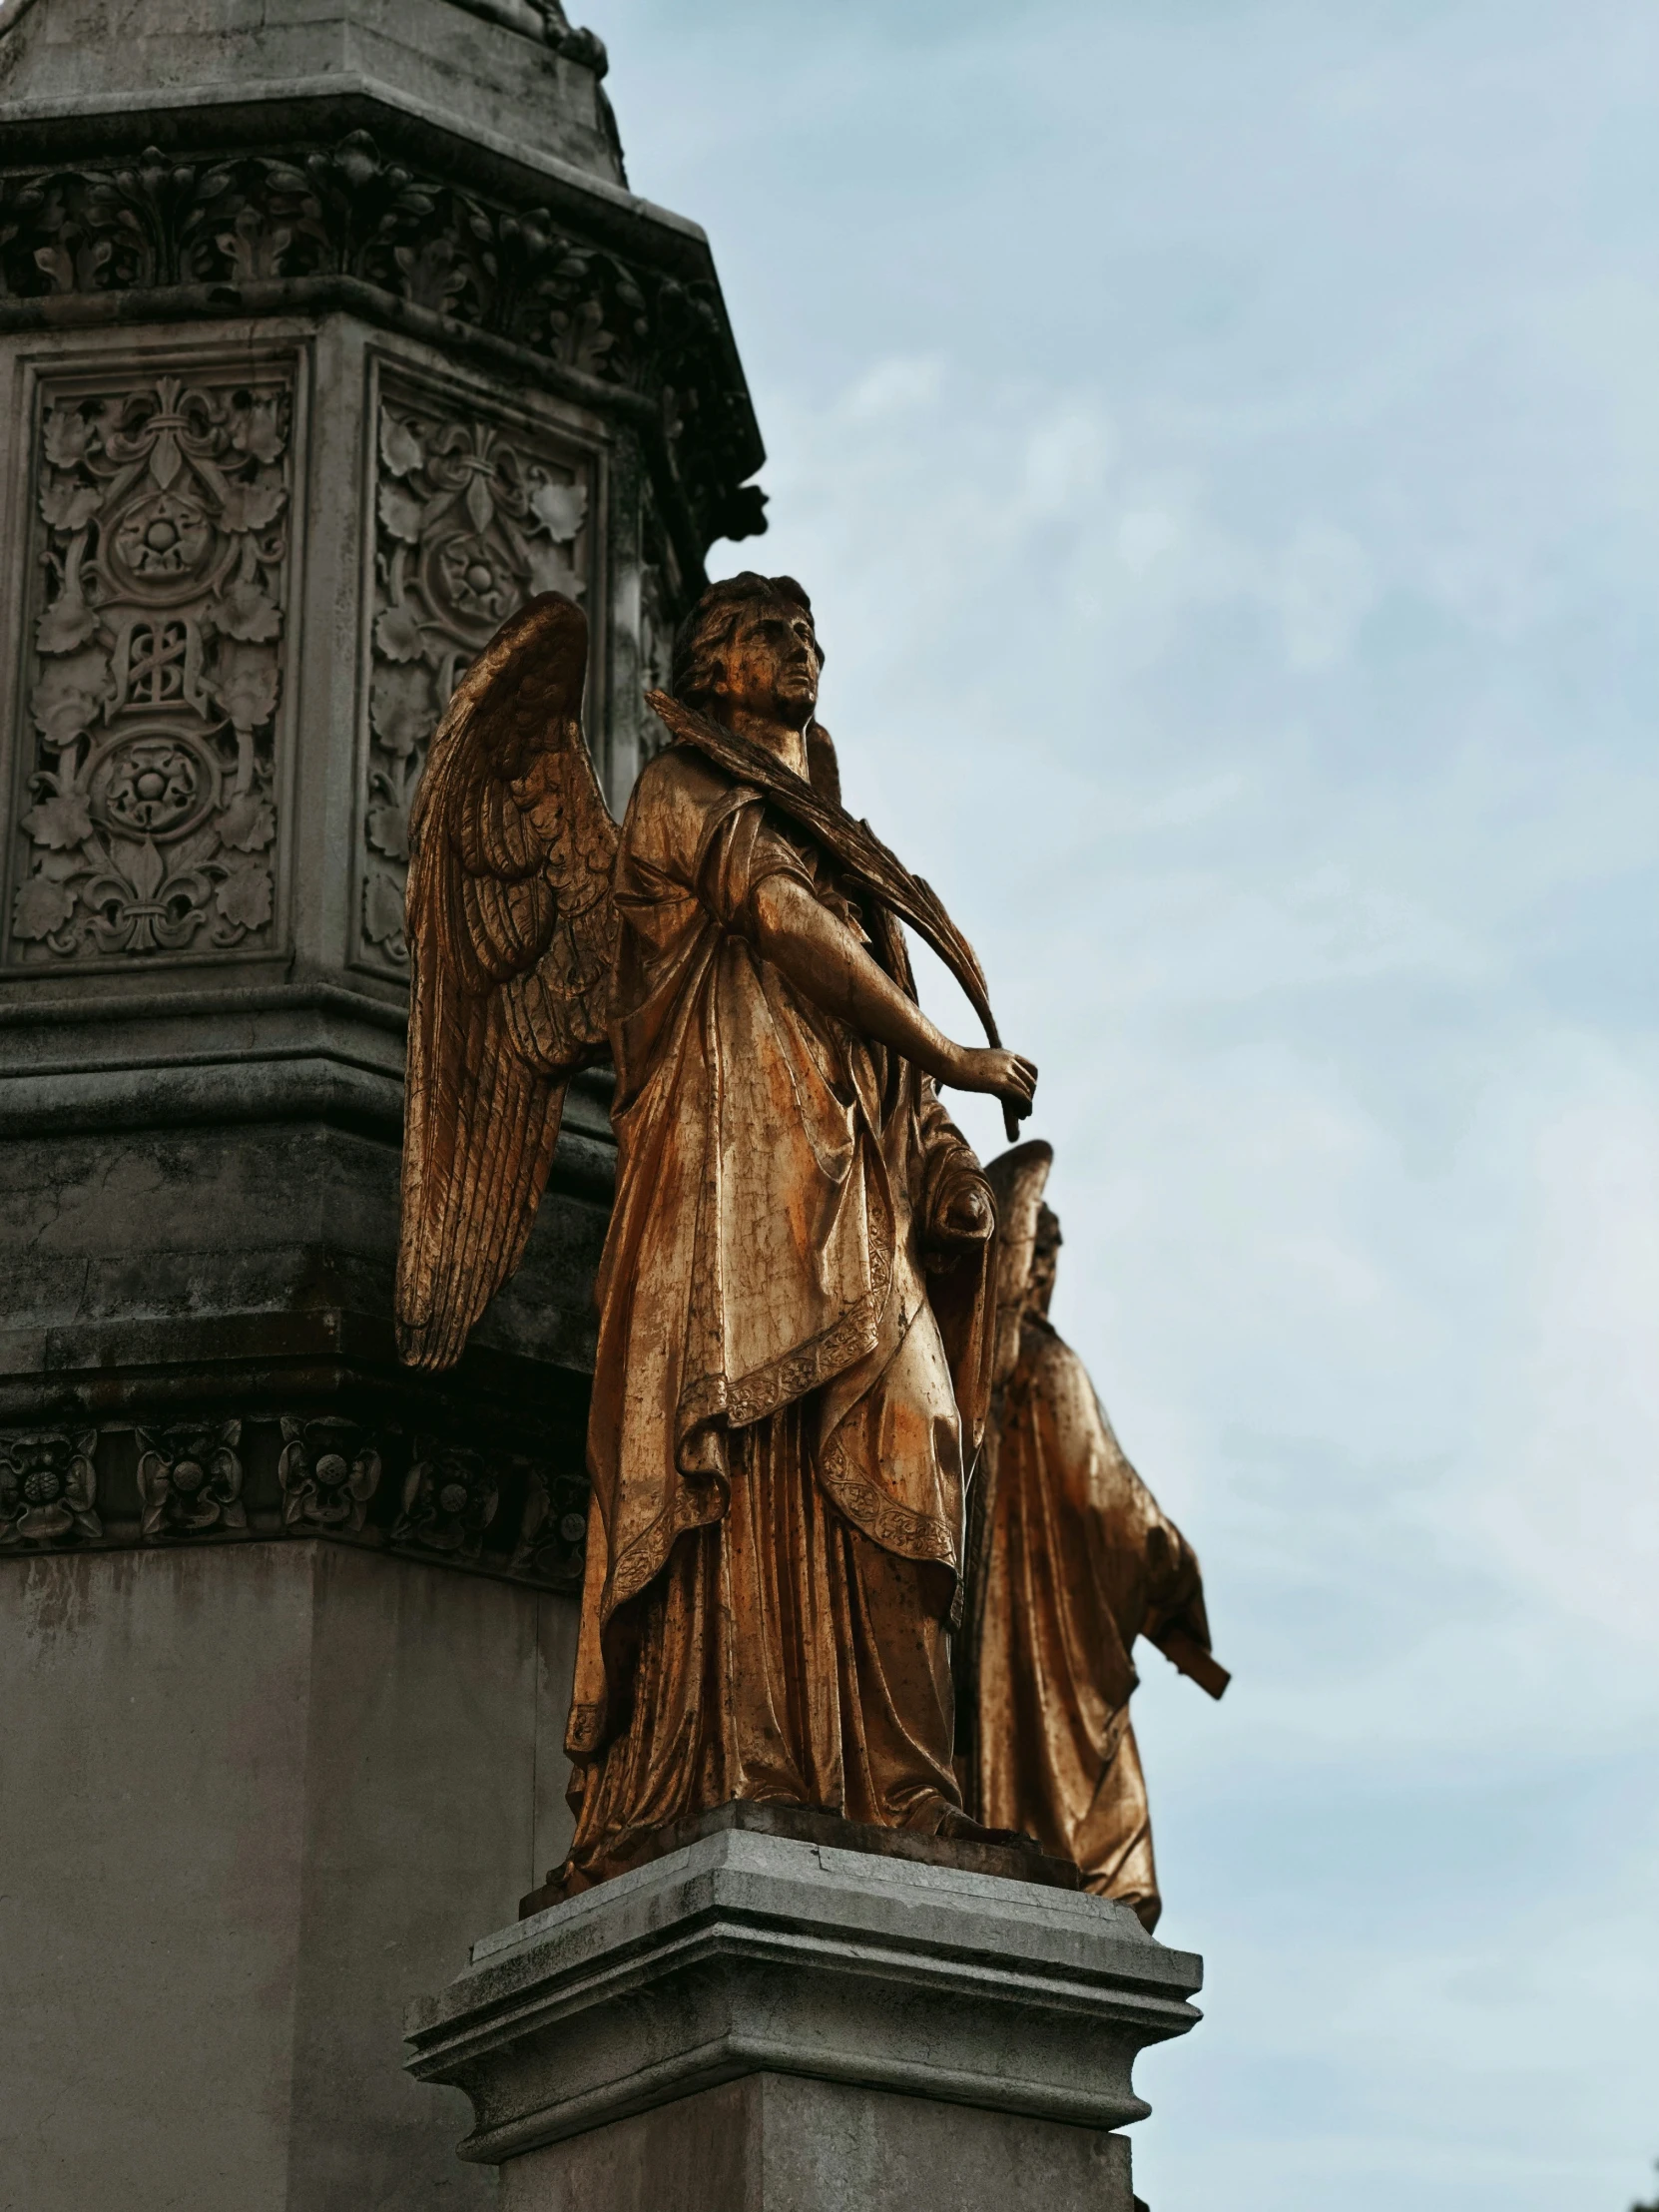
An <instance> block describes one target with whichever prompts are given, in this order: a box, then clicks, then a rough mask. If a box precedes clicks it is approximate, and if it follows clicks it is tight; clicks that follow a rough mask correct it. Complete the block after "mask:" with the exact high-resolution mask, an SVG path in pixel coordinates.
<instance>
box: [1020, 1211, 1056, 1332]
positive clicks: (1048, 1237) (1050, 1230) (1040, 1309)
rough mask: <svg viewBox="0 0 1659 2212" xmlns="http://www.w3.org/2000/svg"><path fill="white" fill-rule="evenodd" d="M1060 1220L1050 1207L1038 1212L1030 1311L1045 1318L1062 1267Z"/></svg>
mask: <svg viewBox="0 0 1659 2212" xmlns="http://www.w3.org/2000/svg"><path fill="white" fill-rule="evenodd" d="M1062 1241H1063V1240H1062V1239H1061V1236H1060V1217H1059V1215H1058V1214H1057V1213H1055V1212H1054V1210H1053V1208H1052V1207H1050V1206H1040V1207H1039V1208H1038V1209H1037V1242H1036V1245H1035V1247H1034V1249H1033V1251H1032V1254H1031V1283H1030V1289H1029V1290H1028V1291H1027V1293H1026V1299H1027V1310H1028V1311H1029V1312H1031V1313H1033V1314H1043V1315H1046V1314H1047V1312H1048V1307H1049V1301H1050V1300H1051V1299H1052V1298H1053V1296H1054V1276H1055V1272H1056V1270H1057V1269H1058V1267H1059V1264H1060V1245H1061V1243H1062Z"/></svg>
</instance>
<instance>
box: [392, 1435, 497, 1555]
mask: <svg viewBox="0 0 1659 2212" xmlns="http://www.w3.org/2000/svg"><path fill="white" fill-rule="evenodd" d="M499 1502H500V1485H499V1483H498V1482H497V1481H496V1478H495V1475H494V1473H493V1472H492V1471H491V1469H490V1468H489V1467H488V1466H486V1464H485V1463H484V1461H483V1459H482V1458H480V1456H479V1455H478V1453H477V1452H476V1451H466V1450H463V1449H461V1448H460V1447H459V1446H455V1445H448V1444H436V1443H433V1442H432V1441H431V1439H430V1438H421V1439H420V1440H419V1441H418V1442H417V1444H416V1447H415V1458H414V1464H413V1465H412V1466H411V1467H410V1469H409V1472H408V1475H407V1478H406V1479H405V1481H404V1484H403V1510H402V1512H401V1513H399V1514H398V1516H397V1519H396V1521H395V1523H394V1524H393V1527H392V1532H391V1540H392V1542H393V1543H394V1544H407V1545H410V1546H411V1547H413V1548H414V1549H417V1550H420V1551H436V1552H441V1553H442V1554H444V1556H445V1557H447V1558H451V1559H458V1560H461V1561H464V1562H467V1563H470V1562H472V1561H473V1560H475V1559H476V1558H477V1557H478V1554H479V1551H480V1550H481V1549H482V1547H483V1541H484V1530H485V1529H486V1528H488V1526H489V1525H490V1522H491V1521H493V1520H494V1518H495V1509H496V1506H497V1504H498V1503H499Z"/></svg>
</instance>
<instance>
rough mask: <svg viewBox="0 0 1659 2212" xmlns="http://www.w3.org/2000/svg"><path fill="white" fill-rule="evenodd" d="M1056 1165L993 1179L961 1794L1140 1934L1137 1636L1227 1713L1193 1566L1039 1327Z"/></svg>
mask: <svg viewBox="0 0 1659 2212" xmlns="http://www.w3.org/2000/svg"><path fill="white" fill-rule="evenodd" d="M1053 1159H1054V1154H1053V1150H1052V1148H1051V1147H1050V1146H1048V1145H1046V1144H1043V1143H1042V1142H1040V1141H1034V1142H1031V1143H1028V1144H1022V1145H1016V1146H1015V1147H1014V1148H1013V1150H1012V1151H1009V1152H1004V1153H1002V1154H1000V1155H999V1157H998V1158H996V1159H995V1160H992V1161H991V1162H990V1163H989V1164H988V1165H987V1167H986V1169H985V1175H986V1179H987V1180H988V1182H989V1183H990V1186H991V1190H992V1193H993V1195H994V1198H995V1201H996V1209H997V1217H998V1222H999V1225H1000V1228H999V1235H998V1240H997V1259H996V1269H997V1289H996V1304H997V1320H996V1332H995V1334H996V1343H995V1349H994V1351H993V1353H992V1362H991V1406H990V1413H989V1419H988V1423H987V1434H986V1438H985V1448H984V1452H983V1454H982V1456H981V1460H980V1465H979V1468H978V1471H977V1473H976V1476H975V1480H974V1491H973V1503H972V1533H971V1540H970V1545H969V1554H970V1559H969V1568H968V1590H967V1604H966V1621H965V1625H964V1632H963V1635H962V1638H961V1641H960V1647H959V1649H958V1652H957V1667H958V1677H959V1680H960V1681H961V1684H962V1692H963V1703H964V1708H965V1710H964V1715H963V1719H964V1727H963V1737H964V1739H965V1740H966V1741H967V1744H968V1748H967V1750H966V1753H965V1755H964V1758H963V1767H964V1769H965V1782H966V1796H967V1801H968V1804H969V1806H970V1807H971V1808H972V1810H973V1811H974V1812H975V1813H976V1814H977V1816H978V1818H979V1819H980V1820H981V1821H985V1822H988V1823H991V1824H993V1825H994V1826H996V1827H998V1828H1012V1829H1018V1830H1022V1831H1024V1832H1025V1833H1026V1834H1028V1835H1030V1836H1033V1837H1035V1838H1036V1839H1037V1841H1038V1842H1039V1843H1041V1844H1042V1846H1043V1847H1044V1849H1045V1850H1047V1851H1050V1852H1053V1853H1055V1854H1056V1855H1057V1856H1059V1857H1060V1858H1064V1859H1071V1860H1074V1861H1075V1862H1076V1864H1077V1867H1078V1869H1079V1871H1080V1872H1081V1874H1082V1876H1083V1884H1084V1887H1085V1888H1086V1889H1088V1890H1091V1891H1093V1892H1094V1893H1095V1894H1096V1895H1097V1896H1099V1897H1109V1898H1117V1899H1119V1900H1120V1901H1121V1902H1122V1903H1123V1904H1125V1905H1128V1906H1130V1907H1131V1908H1132V1909H1133V1911H1134V1912H1135V1913H1136V1914H1137V1915H1138V1916H1139V1918H1140V1920H1141V1922H1142V1923H1143V1925H1144V1926H1145V1927H1146V1928H1147V1929H1148V1930H1149V1931H1150V1930H1151V1929H1153V1928H1155V1927H1156V1926H1157V1923H1158V1918H1159V1915H1160V1913H1161V1911H1162V1900H1161V1898H1160V1896H1159V1891H1158V1871H1157V1865H1156V1862H1155V1860H1154V1858H1153V1851H1152V1823H1151V1817H1150V1815H1149V1812H1148V1808H1147V1795H1146V1776H1145V1773H1144V1771H1143V1769H1142V1766H1141V1755H1140V1750H1139V1747H1138V1746H1137V1744H1136V1742H1135V1730H1134V1726H1133V1723H1132V1722H1131V1720H1130V1717H1129V1701H1130V1697H1131V1695H1132V1693H1133V1691H1134V1689H1135V1685H1136V1680H1137V1677H1136V1673H1135V1662H1134V1652H1135V1644H1136V1641H1137V1639H1138V1638H1141V1637H1144V1638H1145V1639H1146V1640H1147V1642H1149V1643H1152V1644H1155V1645H1157V1646H1158V1648H1159V1649H1160V1650H1161V1651H1162V1652H1163V1653H1164V1655H1165V1657H1166V1658H1168V1659H1170V1660H1171V1661H1172V1662H1173V1663H1174V1664H1175V1665H1176V1666H1177V1667H1179V1668H1180V1670H1181V1672H1182V1673H1183V1674H1186V1675H1189V1676H1190V1677H1191V1678H1192V1679H1193V1680H1194V1681H1196V1682H1197V1683H1198V1684H1199V1686H1200V1687H1201V1688H1202V1689H1205V1690H1207V1691H1208V1692H1209V1693H1210V1695H1211V1696H1212V1697H1217V1698H1219V1697H1220V1696H1221V1695H1222V1693H1223V1691H1224V1690H1225V1689H1226V1688H1227V1685H1228V1682H1229V1680H1230V1677H1229V1675H1228V1673H1227V1670H1226V1669H1225V1668H1224V1667H1221V1666H1219V1665H1218V1664H1217V1662H1216V1661H1215V1659H1214V1658H1213V1657H1212V1656H1211V1651H1210V1624H1209V1619H1208V1616H1207V1614H1206V1612H1205V1607H1204V1582H1203V1577H1202V1576H1201V1574H1200V1572H1199V1565H1198V1559H1197V1555H1196V1554H1195V1553H1194V1551H1193V1548H1192V1546H1191V1544H1189V1543H1188V1541H1187V1539H1186V1537H1185V1536H1183V1535H1182V1533H1181V1531H1180V1529H1179V1528H1177V1527H1176V1525H1175V1523H1174V1521H1172V1520H1171V1519H1170V1517H1169V1515H1168V1514H1167V1513H1165V1512H1164V1510H1163V1508H1162V1507H1161V1506H1160V1505H1159V1503H1158V1501H1157V1499H1156V1498H1155V1497H1154V1496H1153V1494H1152V1492H1151V1491H1150V1490H1149V1489H1148V1488H1147V1486H1146V1484H1145V1483H1144V1482H1143V1481H1142V1480H1141V1477H1140V1476H1139V1475H1138V1474H1137V1473H1136V1471H1135V1469H1134V1467H1133V1466H1131V1464H1130V1462H1129V1460H1128V1459H1127V1458H1126V1457H1125V1456H1124V1452H1123V1447H1122V1446H1121V1445H1120V1444H1119V1442H1118V1440H1117V1437H1116V1435H1115V1434H1114V1433H1113V1430H1112V1424H1111V1422H1110V1421H1109V1420H1108V1419H1107V1418H1106V1413H1105V1409H1104V1408H1103V1407H1102V1405H1101V1402H1100V1400H1099V1398H1098V1397H1097V1396H1096V1394H1095V1389H1094V1384H1093V1383H1091V1382H1090V1381H1089V1375H1088V1370H1087V1369H1086V1368H1085V1367H1084V1365H1083V1363H1082V1361H1081V1360H1080V1359H1079V1358H1078V1357H1077V1355H1076V1353H1075V1352H1073V1351H1072V1349H1071V1347H1070V1346H1069V1345H1068V1344H1067V1343H1066V1341H1065V1339H1064V1338H1063V1337H1061V1336H1060V1334H1059V1332H1058V1331H1057V1330H1056V1329H1055V1327H1054V1325H1053V1323H1052V1322H1051V1321H1050V1320H1049V1318H1048V1307H1049V1301H1050V1299H1051V1298H1052V1296H1053V1292H1054V1279H1055V1274H1056V1269H1057V1263H1058V1259H1059V1251H1060V1224H1059V1221H1058V1219H1057V1218H1056V1217H1055V1215H1054V1214H1053V1212H1052V1211H1051V1210H1050V1209H1049V1207H1047V1206H1046V1205H1045V1204H1044V1203H1043V1190H1044V1186H1045V1185H1046V1183H1047V1180H1048V1171H1049V1168H1050V1166H1051V1165H1052V1164H1053Z"/></svg>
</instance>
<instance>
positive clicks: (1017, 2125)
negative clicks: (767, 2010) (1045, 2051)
mask: <svg viewBox="0 0 1659 2212" xmlns="http://www.w3.org/2000/svg"><path fill="white" fill-rule="evenodd" d="M1134 2201H1135V2200H1134V2192H1133V2189H1132V2188H1131V2186H1130V2157H1129V2142H1128V2138H1127V2137H1126V2136H1123V2135H1109V2134H1105V2133H1103V2132H1102V2131H1101V2130H1100V2129H1099V2128H1093V2127H1071V2126H1067V2125H1066V2124H1065V2123H1064V2122H1063V2121H1059V2120H1038V2119H1031V2118H1028V2117H1026V2116H1024V2115H1022V2114H1019V2113H1013V2112H984V2111H979V2110H976V2109H975V2108H973V2107H972V2106H969V2105H961V2104H936V2103H933V2102H930V2101H929V2100H928V2099H927V2098H925V2097H906V2096H894V2095H892V2094H890V2093H889V2092H887V2091H885V2090H881V2089H858V2088H850V2087H848V2086H847V2085H846V2084H845V2083H844V2082H838V2081H813V2080H809V2079H806V2078H804V2077H803V2076H801V2075H799V2074H780V2073H752V2074H745V2075H743V2076H742V2077H740V2078H739V2079H738V2080H736V2081H728V2082H723V2083H722V2084H721V2085H720V2086H719V2087H718V2088H714V2089H703V2090H699V2091H697V2092H695V2093H694V2094H693V2095H691V2096H687V2097H681V2098H679V2099H678V2100H677V2101H676V2102H675V2103H673V2104H660V2105H657V2106H655V2107H654V2108H653V2109H652V2110H651V2111H649V2112H642V2113H640V2114H638V2115H637V2116H636V2117H635V2118H633V2119H627V2120H617V2121H615V2122H613V2123H612V2125H610V2126H609V2127H598V2128H594V2129H592V2130H591V2131H590V2132H589V2133H588V2134H586V2135H574V2136H570V2137H567V2138H566V2139H565V2140H564V2141H563V2142H559V2143H549V2144H546V2145H545V2146H544V2147H543V2148H542V2149H540V2150H533V2151H528V2152H526V2154H525V2155H524V2156H523V2157H522V2158H514V2159H512V2160H511V2161H509V2163H508V2164H507V2165H505V2166H503V2167H502V2169H501V2208H502V2212H599V2208H601V2207H602V2208H603V2212H933V2208H934V2207H938V2208H939V2212H1014V2208H1016V2207H1024V2206H1028V2205H1029V2206H1036V2207H1041V2208H1042V2212H1074V2208H1075V2212H1084V2208H1085V2207H1086V2208H1087V2212H1131V2208H1132V2206H1133V2204H1134Z"/></svg>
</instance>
